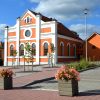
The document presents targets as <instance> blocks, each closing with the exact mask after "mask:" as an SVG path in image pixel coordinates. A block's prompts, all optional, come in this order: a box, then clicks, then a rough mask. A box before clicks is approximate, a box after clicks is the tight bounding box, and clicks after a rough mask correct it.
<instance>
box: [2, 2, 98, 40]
mask: <svg viewBox="0 0 100 100" xmlns="http://www.w3.org/2000/svg"><path fill="white" fill-rule="evenodd" d="M85 8H87V9H89V11H88V15H87V34H88V36H89V35H90V34H92V33H93V32H98V33H100V21H99V20H100V0H1V1H0V37H1V38H3V29H4V27H5V26H6V25H9V26H13V25H15V23H16V18H17V17H19V16H21V15H23V13H24V12H25V11H26V10H27V9H31V10H33V11H36V12H40V13H42V14H43V15H45V16H47V17H52V18H55V19H57V20H58V21H60V22H62V23H63V24H64V25H65V26H66V27H68V28H69V29H71V30H74V31H76V32H77V33H78V34H79V35H80V37H82V38H83V39H84V38H85V33H84V32H85V25H84V23H85V17H84V13H83V10H84V9H85Z"/></svg>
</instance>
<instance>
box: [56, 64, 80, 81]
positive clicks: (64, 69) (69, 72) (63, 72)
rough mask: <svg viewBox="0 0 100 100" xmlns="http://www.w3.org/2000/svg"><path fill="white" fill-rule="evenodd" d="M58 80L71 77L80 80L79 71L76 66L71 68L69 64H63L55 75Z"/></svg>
mask: <svg viewBox="0 0 100 100" xmlns="http://www.w3.org/2000/svg"><path fill="white" fill-rule="evenodd" d="M55 78H56V80H59V79H61V80H71V79H75V80H80V77H79V72H78V71H77V70H76V69H74V68H69V67H68V66H65V65H63V66H61V67H60V68H59V69H58V71H57V73H56V75H55Z"/></svg>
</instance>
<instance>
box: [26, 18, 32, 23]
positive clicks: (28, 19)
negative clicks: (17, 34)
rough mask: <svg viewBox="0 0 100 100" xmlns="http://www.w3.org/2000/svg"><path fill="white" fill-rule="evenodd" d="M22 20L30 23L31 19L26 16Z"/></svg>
mask: <svg viewBox="0 0 100 100" xmlns="http://www.w3.org/2000/svg"><path fill="white" fill-rule="evenodd" d="M24 21H25V23H30V22H31V21H32V18H30V17H27V18H25V19H24Z"/></svg>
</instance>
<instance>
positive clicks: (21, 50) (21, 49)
mask: <svg viewBox="0 0 100 100" xmlns="http://www.w3.org/2000/svg"><path fill="white" fill-rule="evenodd" d="M19 52H20V56H23V55H24V45H23V44H21V45H20V51H19Z"/></svg>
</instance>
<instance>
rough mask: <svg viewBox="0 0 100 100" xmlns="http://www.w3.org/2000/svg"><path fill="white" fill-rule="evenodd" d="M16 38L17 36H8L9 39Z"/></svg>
mask: <svg viewBox="0 0 100 100" xmlns="http://www.w3.org/2000/svg"><path fill="white" fill-rule="evenodd" d="M13 38H16V36H8V39H13Z"/></svg>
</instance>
